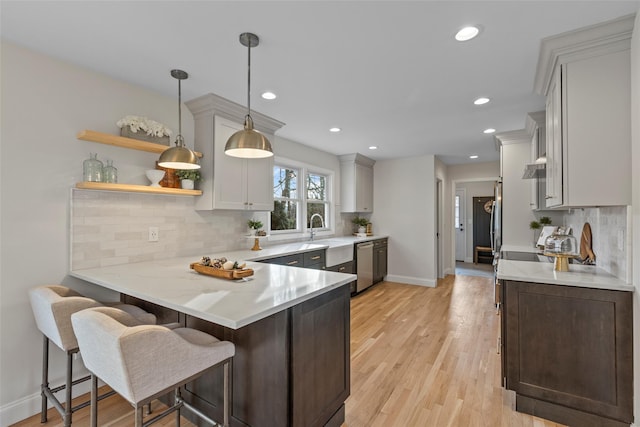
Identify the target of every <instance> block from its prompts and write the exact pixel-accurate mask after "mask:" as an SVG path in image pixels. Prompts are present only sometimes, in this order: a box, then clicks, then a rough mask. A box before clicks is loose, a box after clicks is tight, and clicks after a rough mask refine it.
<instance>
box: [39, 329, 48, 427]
mask: <svg viewBox="0 0 640 427" xmlns="http://www.w3.org/2000/svg"><path fill="white" fill-rule="evenodd" d="M42 337H43V338H44V340H43V344H42V385H41V386H40V394H41V395H42V411H41V412H40V422H41V423H46V422H47V395H46V394H45V392H44V390H45V388H47V387H49V338H47V336H46V335H44V334H43V335H42Z"/></svg>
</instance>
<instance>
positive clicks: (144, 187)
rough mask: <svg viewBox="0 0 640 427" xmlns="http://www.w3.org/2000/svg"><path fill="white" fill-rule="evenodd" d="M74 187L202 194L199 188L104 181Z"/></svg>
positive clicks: (185, 194) (175, 194) (178, 194)
mask: <svg viewBox="0 0 640 427" xmlns="http://www.w3.org/2000/svg"><path fill="white" fill-rule="evenodd" d="M125 139H126V138H125ZM76 188H79V189H82V190H102V191H124V192H129V193H151V194H171V195H174V196H201V195H202V191H201V190H184V189H182V188H169V187H150V186H148V185H133V184H110V183H106V182H87V181H84V182H78V183H77V184H76Z"/></svg>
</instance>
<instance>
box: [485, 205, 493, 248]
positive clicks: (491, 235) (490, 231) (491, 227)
mask: <svg viewBox="0 0 640 427" xmlns="http://www.w3.org/2000/svg"><path fill="white" fill-rule="evenodd" d="M495 210H496V201H495V200H494V201H493V203H492V204H491V225H490V226H489V236H490V238H491V253H495V251H496V248H495V242H494V238H493V230H494V227H495V224H494V223H493V220H494V217H493V215H494V212H495ZM485 218H486V217H485Z"/></svg>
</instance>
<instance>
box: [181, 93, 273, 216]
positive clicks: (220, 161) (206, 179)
mask: <svg viewBox="0 0 640 427" xmlns="http://www.w3.org/2000/svg"><path fill="white" fill-rule="evenodd" d="M186 105H187V107H188V108H189V110H190V111H191V112H192V113H193V116H194V124H195V128H194V129H195V148H196V150H198V151H200V152H202V154H203V158H202V159H201V161H200V164H201V166H202V177H203V181H202V182H201V183H200V188H201V189H202V192H203V194H202V197H201V198H200V199H199V200H198V201H197V202H196V209H198V210H212V209H231V210H255V211H271V210H272V209H273V184H272V183H273V157H268V158H265V159H240V158H236V157H231V156H227V155H225V154H224V147H225V145H226V143H227V140H228V139H229V137H230V136H231V135H233V134H234V133H235V132H237V131H238V130H241V129H242V128H243V125H242V124H240V123H243V122H244V116H245V114H246V108H244V107H242V106H240V105H238V104H235V103H233V102H231V101H228V100H226V99H224V98H221V97H219V96H217V95H213V94H209V95H205V96H202V97H200V98H197V99H194V100H192V101H189V102H187V103H186ZM251 117H252V118H253V122H254V126H255V128H256V129H258V130H260V132H262V133H264V134H265V135H266V136H267V138H269V139H270V140H271V142H272V143H273V133H274V132H275V131H276V130H277V129H279V128H280V127H282V125H283V123H281V122H278V121H277V120H274V119H271V118H269V117H267V116H264V115H262V114H260V113H256V112H254V111H252V112H251Z"/></svg>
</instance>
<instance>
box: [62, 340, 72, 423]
mask: <svg viewBox="0 0 640 427" xmlns="http://www.w3.org/2000/svg"><path fill="white" fill-rule="evenodd" d="M72 383H73V354H72V353H70V352H67V383H66V385H65V394H66V402H65V404H64V417H63V418H64V427H70V426H71V407H72V406H73V405H72V403H71V399H72V394H71V387H73V384H72Z"/></svg>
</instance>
